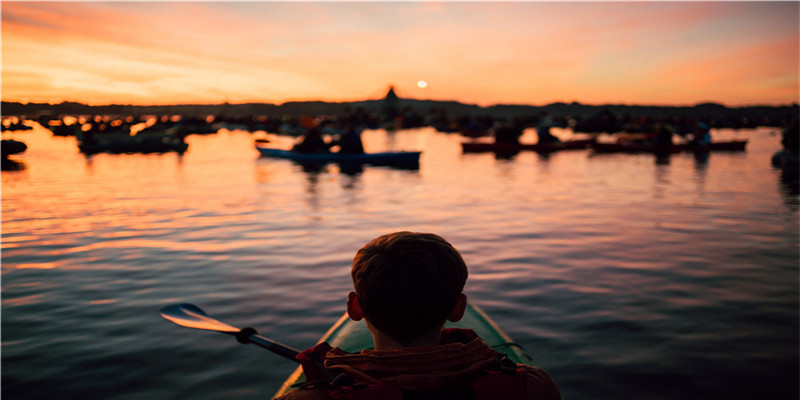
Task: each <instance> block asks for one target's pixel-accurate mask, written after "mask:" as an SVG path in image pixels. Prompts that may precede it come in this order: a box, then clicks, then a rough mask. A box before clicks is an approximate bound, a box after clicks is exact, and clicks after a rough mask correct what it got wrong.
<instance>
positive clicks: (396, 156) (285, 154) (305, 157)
mask: <svg viewBox="0 0 800 400" xmlns="http://www.w3.org/2000/svg"><path fill="white" fill-rule="evenodd" d="M256 149H258V151H259V152H260V153H261V156H262V157H272V158H283V159H288V160H293V161H297V162H301V163H303V162H305V163H346V164H370V165H386V166H404V167H408V166H419V155H420V154H421V152H419V151H398V152H384V153H298V152H294V151H291V150H283V149H275V148H271V147H261V146H256Z"/></svg>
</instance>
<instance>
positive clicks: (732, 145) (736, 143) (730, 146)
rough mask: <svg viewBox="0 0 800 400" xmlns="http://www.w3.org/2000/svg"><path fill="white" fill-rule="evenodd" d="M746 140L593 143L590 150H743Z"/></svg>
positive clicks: (660, 151) (648, 151) (610, 151)
mask: <svg viewBox="0 0 800 400" xmlns="http://www.w3.org/2000/svg"><path fill="white" fill-rule="evenodd" d="M746 146H747V140H730V141H724V142H711V143H709V144H707V145H704V146H702V145H698V144H692V143H681V144H673V145H671V146H656V145H654V144H647V143H594V144H592V150H593V151H594V152H595V153H654V154H669V153H680V152H685V151H691V152H696V153H702V152H707V151H744V149H745V147H746Z"/></svg>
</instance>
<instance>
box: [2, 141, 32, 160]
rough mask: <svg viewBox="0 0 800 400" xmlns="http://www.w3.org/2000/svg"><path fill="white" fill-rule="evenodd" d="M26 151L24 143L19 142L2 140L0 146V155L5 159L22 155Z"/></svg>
mask: <svg viewBox="0 0 800 400" xmlns="http://www.w3.org/2000/svg"><path fill="white" fill-rule="evenodd" d="M27 149H28V145H26V144H25V143H24V142H20V141H19V140H13V139H3V141H2V144H0V153H2V156H3V158H6V157H8V156H10V155H12V154H19V153H22V152H24V151H25V150H27Z"/></svg>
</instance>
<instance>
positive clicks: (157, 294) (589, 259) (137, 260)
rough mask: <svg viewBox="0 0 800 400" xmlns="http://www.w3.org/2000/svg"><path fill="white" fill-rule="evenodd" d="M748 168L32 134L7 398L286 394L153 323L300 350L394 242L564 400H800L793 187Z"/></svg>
mask: <svg viewBox="0 0 800 400" xmlns="http://www.w3.org/2000/svg"><path fill="white" fill-rule="evenodd" d="M774 132H775V130H774V129H759V130H747V131H717V132H714V134H715V136H716V137H718V138H749V139H750V143H749V144H748V149H747V151H746V152H740V153H714V154H711V155H710V157H708V159H696V158H695V157H694V156H693V155H690V154H680V155H674V156H672V157H670V158H669V159H667V160H657V159H656V158H654V157H653V156H652V155H624V154H623V155H597V156H591V155H590V153H589V152H588V151H574V152H561V153H555V154H552V155H550V156H549V157H541V156H539V155H537V154H536V153H520V154H519V155H517V156H516V157H513V158H511V159H496V158H495V157H494V156H493V155H491V154H463V155H462V154H461V151H460V147H459V141H460V140H461V139H460V138H459V137H458V136H455V135H447V134H443V133H437V132H435V131H433V130H432V129H419V130H410V131H399V132H396V133H386V132H385V131H370V132H367V133H365V136H364V140H365V146H366V148H367V150H368V151H380V150H384V149H408V150H413V149H419V150H423V156H422V159H421V166H420V169H419V170H411V171H409V170H395V169H391V168H377V167H365V168H364V169H363V170H362V171H360V172H356V173H343V172H341V171H339V170H338V168H337V167H336V166H328V167H327V168H325V169H323V170H321V171H316V172H308V171H304V170H303V168H302V167H300V166H298V165H295V164H293V163H292V162H289V161H285V160H271V159H259V158H258V154H257V152H256V151H255V150H254V148H253V145H252V143H253V142H252V141H253V137H252V135H251V134H250V133H247V132H241V131H233V132H228V131H224V130H223V131H221V132H219V133H218V134H216V135H209V136H197V135H192V136H189V137H188V139H187V140H188V142H189V143H190V146H189V150H188V151H187V152H186V153H185V154H184V155H183V156H178V155H176V154H163V155H158V154H154V155H96V156H93V157H90V158H86V157H84V156H83V155H81V154H79V153H78V151H77V146H76V143H75V139H74V138H63V137H53V136H52V135H51V134H50V133H49V132H48V131H45V130H43V129H41V128H37V129H35V130H34V131H32V132H30V131H29V132H19V133H12V134H9V135H8V136H5V137H11V138H16V139H19V140H23V141H25V142H27V144H28V147H29V149H28V151H27V152H26V153H25V154H23V155H21V156H18V157H17V159H18V160H21V161H22V162H23V163H24V164H25V167H26V168H25V169H23V170H21V171H4V172H3V173H2V390H3V393H2V394H3V397H4V398H8V399H39V398H63V399H88V398H102V399H112V398H113V399H206V398H226V399H253V398H267V397H269V396H271V395H272V394H273V393H274V391H275V390H276V389H277V388H278V387H279V386H280V384H281V382H282V381H283V379H284V378H285V376H286V375H287V374H288V373H289V372H290V371H291V370H292V369H293V367H294V366H293V364H292V363H291V362H290V361H285V360H282V359H280V358H279V357H277V356H274V355H272V354H269V353H267V352H266V351H264V350H261V349H258V348H256V347H253V346H241V345H238V344H237V343H236V342H235V341H233V340H231V338H230V337H227V336H224V335H220V334H215V333H210V332H201V331H195V330H190V329H186V328H180V327H177V326H175V325H173V324H171V323H169V322H167V321H165V320H163V319H161V318H160V317H159V316H158V310H159V309H160V308H161V307H162V306H164V305H168V304H173V303H179V302H191V303H195V304H197V305H199V306H201V307H202V308H203V309H205V310H206V311H207V312H209V313H210V314H211V315H212V316H214V317H217V318H219V319H221V320H223V321H225V322H228V323H230V324H233V325H236V326H252V327H255V328H256V329H258V330H259V332H260V333H261V334H262V335H264V336H267V337H271V338H274V339H276V340H278V341H282V342H284V343H286V344H289V345H291V346H294V347H297V348H306V347H309V346H311V345H313V344H314V343H315V342H316V340H317V339H318V338H319V337H320V336H321V335H322V334H323V333H324V332H325V330H326V329H327V328H328V327H329V326H330V324H332V323H333V322H334V321H335V320H336V319H337V318H338V317H339V316H340V315H341V314H342V312H343V311H344V300H345V295H346V293H347V291H348V290H350V286H351V283H350V280H349V264H350V262H351V260H352V257H353V255H354V253H355V251H356V250H357V249H358V248H359V247H360V246H362V245H363V244H364V243H366V242H367V241H369V240H370V239H372V238H373V237H375V236H378V235H380V234H383V233H387V232H391V231H396V230H413V231H429V232H435V233H438V234H440V235H442V236H444V237H445V238H447V239H448V240H449V241H450V242H451V243H453V244H454V245H455V246H456V248H458V249H459V250H460V251H461V252H462V254H463V256H464V258H465V259H466V261H467V263H468V265H469V267H470V278H469V281H468V283H467V287H466V292H467V295H468V296H469V297H470V298H471V299H472V300H473V301H475V302H477V303H478V304H480V305H481V306H482V307H483V308H484V309H485V310H486V311H487V312H488V313H489V314H490V315H491V316H492V317H493V318H494V319H495V320H496V321H497V322H498V324H499V325H500V326H501V327H503V328H504V329H505V330H506V332H507V333H508V334H509V335H510V336H511V337H512V338H513V339H514V340H516V341H517V342H519V343H521V344H522V345H523V346H524V347H525V349H526V350H527V352H528V353H530V354H531V355H532V356H533V357H534V360H535V362H536V363H537V364H538V365H540V366H542V367H543V368H545V369H547V370H548V371H549V372H550V374H551V375H552V377H553V378H554V379H555V381H556V382H557V383H558V384H559V386H560V388H561V389H562V392H563V394H564V397H565V398H567V399H607V398H646V399H676V398H680V399H707V398H729V399H746V398H747V399H749V398H773V399H796V398H798V375H799V374H798V343H800V337H799V335H798V332H800V328H799V327H798V208H799V205H800V203H799V202H798V195H797V187H796V185H793V184H789V183H786V179H784V178H783V177H782V174H781V171H778V170H775V169H773V168H772V167H771V166H770V163H769V159H770V156H771V154H772V153H773V152H774V151H776V150H778V149H779V148H780V144H779V141H780V139H779V136H777V135H775V134H774Z"/></svg>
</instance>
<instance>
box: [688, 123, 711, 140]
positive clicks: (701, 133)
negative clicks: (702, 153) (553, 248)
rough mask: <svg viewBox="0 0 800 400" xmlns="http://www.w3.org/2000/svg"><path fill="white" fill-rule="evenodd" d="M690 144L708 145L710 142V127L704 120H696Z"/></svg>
mask: <svg viewBox="0 0 800 400" xmlns="http://www.w3.org/2000/svg"><path fill="white" fill-rule="evenodd" d="M692 144H694V145H696V146H708V145H709V144H711V127H710V126H708V124H707V123H705V122H698V123H697V125H696V126H695V128H694V137H693V138H692Z"/></svg>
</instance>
